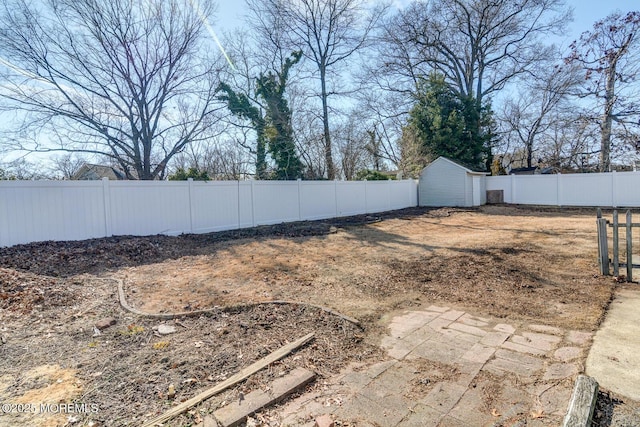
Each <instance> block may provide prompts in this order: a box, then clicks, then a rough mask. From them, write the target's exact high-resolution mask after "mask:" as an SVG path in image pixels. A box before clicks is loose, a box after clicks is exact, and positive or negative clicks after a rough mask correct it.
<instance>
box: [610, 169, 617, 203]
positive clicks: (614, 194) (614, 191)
mask: <svg viewBox="0 0 640 427" xmlns="http://www.w3.org/2000/svg"><path fill="white" fill-rule="evenodd" d="M617 192H618V175H616V171H615V170H614V171H612V172H611V206H612V207H614V208H617V207H618V195H617Z"/></svg>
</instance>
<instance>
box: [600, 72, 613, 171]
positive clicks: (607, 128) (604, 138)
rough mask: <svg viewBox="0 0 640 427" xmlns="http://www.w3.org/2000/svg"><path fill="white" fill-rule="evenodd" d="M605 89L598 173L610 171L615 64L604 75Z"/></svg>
mask: <svg viewBox="0 0 640 427" xmlns="http://www.w3.org/2000/svg"><path fill="white" fill-rule="evenodd" d="M606 79H607V83H606V89H605V95H604V114H603V117H602V124H601V125H600V131H601V135H600V166H599V171H600V172H609V170H610V169H611V127H612V124H613V105H614V103H615V84H616V81H615V79H616V64H615V63H613V64H611V67H610V68H609V69H608V70H607V74H606Z"/></svg>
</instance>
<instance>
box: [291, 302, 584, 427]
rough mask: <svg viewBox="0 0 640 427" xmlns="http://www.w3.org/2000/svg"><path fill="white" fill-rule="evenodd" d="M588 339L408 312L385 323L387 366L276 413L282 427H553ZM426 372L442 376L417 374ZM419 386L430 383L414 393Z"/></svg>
mask: <svg viewBox="0 0 640 427" xmlns="http://www.w3.org/2000/svg"><path fill="white" fill-rule="evenodd" d="M501 322H502V323H501ZM591 338H592V335H591V334H590V333H588V332H583V331H564V330H562V329H560V328H556V327H550V326H546V325H538V324H522V325H521V324H512V323H504V320H502V321H498V320H497V319H491V318H486V317H478V316H475V315H474V314H473V313H466V312H464V311H461V310H456V309H453V308H449V307H440V306H430V307H428V308H426V309H423V310H413V311H406V312H404V313H401V314H399V315H398V316H395V317H393V318H391V319H388V335H386V336H385V337H383V338H382V339H381V342H380V345H381V347H382V348H383V349H384V350H386V351H387V354H388V355H389V357H390V360H388V361H384V362H380V363H376V364H373V365H371V366H369V367H364V368H362V369H361V370H359V371H353V370H351V371H347V372H346V373H344V374H343V375H341V376H337V377H336V378H334V379H333V381H332V380H329V381H328V383H329V385H328V388H327V390H325V391H323V393H322V394H318V395H316V396H311V397H307V400H306V404H305V405H298V406H296V407H285V408H284V409H283V410H284V411H288V412H286V414H287V417H288V419H298V420H308V419H312V417H314V416H318V415H320V414H322V413H329V414H331V415H332V416H333V418H334V419H335V420H336V421H341V422H346V423H353V424H355V425H358V426H361V425H362V426H367V425H378V426H390V427H412V426H434V427H435V426H438V427H447V426H450V427H458V426H465V427H475V426H494V425H527V426H530V425H533V426H537V425H539V426H542V425H546V426H548V425H559V424H561V422H562V418H563V417H564V412H565V411H566V408H567V405H568V402H569V399H570V396H571V392H572V389H573V382H572V377H573V376H574V375H576V374H577V373H578V372H579V371H580V370H581V369H582V366H581V363H582V358H581V356H582V355H584V354H586V348H587V346H588V345H589V344H590V342H591ZM420 361H425V362H428V363H422V362H420ZM433 364H435V366H441V367H442V366H449V367H450V369H443V368H439V370H438V374H430V373H429V372H420V371H419V368H417V367H421V366H431V365H433ZM441 371H444V372H451V375H450V376H449V377H447V376H446V375H445V376H444V377H442V373H441ZM421 378H429V379H431V380H433V381H434V382H433V383H426V385H424V387H425V388H421V389H418V391H416V389H415V388H412V384H415V383H416V382H417V381H418V380H419V379H421ZM329 395H332V396H335V398H334V400H333V401H331V400H330V399H329V398H328V397H327V396H329ZM327 402H329V405H327V404H326V403H327ZM314 411H315V412H314ZM294 415H297V418H296V417H294Z"/></svg>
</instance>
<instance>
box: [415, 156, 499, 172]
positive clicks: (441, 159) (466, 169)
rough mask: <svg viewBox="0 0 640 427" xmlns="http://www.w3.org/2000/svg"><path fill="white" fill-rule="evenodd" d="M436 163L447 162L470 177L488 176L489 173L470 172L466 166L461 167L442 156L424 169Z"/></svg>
mask: <svg viewBox="0 0 640 427" xmlns="http://www.w3.org/2000/svg"><path fill="white" fill-rule="evenodd" d="M436 162H448V163H451V164H452V165H454V166H456V167H458V168H461V169H463V170H464V171H466V172H467V173H468V174H471V175H489V174H490V173H489V172H485V171H474V170H471V169H469V168H468V167H466V166H464V165H461V164H460V163H458V162H456V161H453V160H451V159H448V158H446V157H444V156H440V157H438V158H437V159H435V160H434V161H433V162H431V163H429V164H428V165H427V166H426V167H425V169H426V168H428V167H429V166H431V165H433V164H434V163H436Z"/></svg>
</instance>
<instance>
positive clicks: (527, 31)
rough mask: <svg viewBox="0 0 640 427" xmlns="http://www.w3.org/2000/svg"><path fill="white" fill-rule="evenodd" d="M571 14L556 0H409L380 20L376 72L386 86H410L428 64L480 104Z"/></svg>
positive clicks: (527, 64) (526, 65) (542, 51)
mask: <svg viewBox="0 0 640 427" xmlns="http://www.w3.org/2000/svg"><path fill="white" fill-rule="evenodd" d="M569 19H570V13H569V12H568V11H567V10H565V6H564V1H563V0H546V1H513V0H440V1H433V2H421V1H414V2H413V3H411V4H410V5H409V6H408V7H407V8H406V9H405V10H402V11H400V12H398V14H397V15H396V16H394V17H392V19H391V20H390V21H389V22H388V23H387V24H386V30H385V33H384V34H383V36H382V38H381V40H380V47H381V53H382V55H381V61H382V63H381V64H380V73H381V75H382V76H384V75H389V74H391V75H394V76H397V78H398V80H397V81H394V80H392V79H388V78H387V79H385V78H384V77H382V76H381V77H378V80H379V81H380V83H382V84H383V85H386V86H387V88H388V89H390V90H397V91H404V92H406V93H413V92H415V89H416V88H417V87H419V82H420V81H421V80H422V79H424V78H425V77H426V76H428V75H429V72H430V71H433V70H435V71H437V72H439V73H441V74H443V75H444V76H445V78H446V81H447V83H448V84H449V85H450V86H451V87H452V89H453V90H455V91H456V92H457V94H458V96H460V97H464V98H470V99H474V100H475V102H476V105H477V107H478V109H480V108H481V107H482V106H483V105H484V102H485V99H486V98H487V97H490V96H491V95H492V94H494V93H495V92H497V91H499V90H501V89H503V88H504V87H505V85H507V84H508V83H509V82H511V81H513V80H514V79H515V78H516V77H518V76H521V75H523V74H526V73H528V72H529V70H530V68H531V67H532V65H534V64H536V63H537V62H538V61H540V60H542V59H545V58H546V57H547V56H548V55H549V48H546V47H545V46H544V45H543V44H542V37H543V36H545V35H548V34H549V33H553V32H557V31H559V30H561V29H562V27H563V26H564V25H565V24H566V23H567V22H568V20H569Z"/></svg>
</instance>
